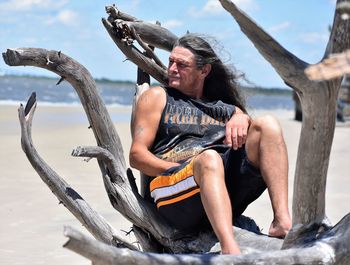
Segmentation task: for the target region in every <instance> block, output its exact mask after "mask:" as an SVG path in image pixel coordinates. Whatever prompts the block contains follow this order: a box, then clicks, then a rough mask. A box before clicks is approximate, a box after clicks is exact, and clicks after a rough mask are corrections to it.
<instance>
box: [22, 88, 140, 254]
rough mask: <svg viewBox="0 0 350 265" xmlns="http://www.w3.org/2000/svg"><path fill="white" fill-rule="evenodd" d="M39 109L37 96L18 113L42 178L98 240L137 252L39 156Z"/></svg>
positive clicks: (25, 145) (30, 156)
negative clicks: (35, 135)
mask: <svg viewBox="0 0 350 265" xmlns="http://www.w3.org/2000/svg"><path fill="white" fill-rule="evenodd" d="M35 108H36V100H35V94H33V95H32V96H31V98H30V99H29V101H28V104H27V106H26V108H25V109H24V107H23V106H21V107H20V108H19V110H18V114H19V120H20V124H21V135H22V137H21V143H22V148H23V150H24V152H25V154H26V155H27V158H28V160H29V161H30V163H31V164H32V166H33V167H34V169H35V170H36V171H37V173H38V174H39V176H40V177H41V179H42V180H43V181H44V182H45V183H46V185H48V187H49V188H50V189H51V191H52V192H53V193H54V194H55V195H56V197H57V198H58V200H59V201H60V202H62V203H63V204H64V206H65V207H67V208H68V209H69V211H70V212H71V213H72V214H73V215H74V216H75V217H76V218H77V219H78V220H79V221H80V222H81V223H82V224H83V225H84V226H85V227H86V229H87V230H88V231H89V232H90V233H91V234H92V235H93V236H94V237H95V238H97V239H99V240H101V241H102V242H104V243H107V244H111V245H116V246H123V247H128V248H130V249H134V250H136V247H135V246H133V245H132V244H131V243H129V242H126V241H125V240H123V239H122V238H121V237H120V236H119V235H118V234H117V232H116V231H115V230H114V228H113V227H112V226H111V225H110V224H109V223H108V222H107V221H106V220H105V219H104V218H103V217H102V216H101V215H99V214H98V213H97V212H96V211H94V210H93V209H92V208H91V206H90V205H89V204H88V203H87V202H86V201H85V200H84V199H83V198H82V197H81V196H80V195H79V194H78V193H77V192H76V191H75V190H74V189H73V188H72V187H71V186H70V185H69V184H68V183H66V182H65V181H64V180H63V179H62V178H61V177H60V176H59V175H58V174H57V173H56V172H55V171H54V170H53V169H52V168H51V167H50V166H49V165H47V164H46V163H45V161H44V160H43V159H42V158H41V157H40V156H39V154H38V153H37V151H36V149H35V147H34V144H33V141H32V138H31V128H32V119H33V115H34V112H35Z"/></svg>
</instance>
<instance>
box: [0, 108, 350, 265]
mask: <svg viewBox="0 0 350 265" xmlns="http://www.w3.org/2000/svg"><path fill="white" fill-rule="evenodd" d="M17 108H18V105H17V106H14V105H13V106H12V105H11V106H9V105H1V104H0V145H1V151H0V169H1V171H0V172H1V174H0V180H1V183H2V184H1V186H0V192H1V195H0V196H1V206H2V207H1V210H0V211H1V212H0V214H1V216H2V218H1V221H0V222H1V223H0V226H1V234H0V237H1V239H2V240H1V242H0V263H1V264H54V265H55V264H57V265H58V264H74V265H80V264H90V262H89V261H88V260H87V259H85V258H83V257H81V256H79V255H77V254H75V253H73V252H71V251H69V250H67V249H64V248H62V245H63V244H64V242H66V241H67V238H65V237H64V236H63V227H64V226H65V225H70V226H73V227H74V228H76V229H78V230H80V231H82V232H83V233H85V234H89V233H88V232H87V231H86V230H85V228H83V227H82V225H81V224H80V223H79V222H78V221H77V220H76V219H75V217H73V216H72V214H71V213H70V212H69V211H68V210H67V209H65V207H64V206H62V205H61V204H59V203H58V200H57V199H56V197H55V196H54V194H52V192H51V191H50V190H49V188H48V187H46V185H45V184H44V183H43V182H42V180H41V179H40V177H39V176H38V175H37V173H36V172H35V171H34V169H33V168H32V167H31V165H30V164H29V162H28V160H27V158H26V157H25V155H24V153H23V151H22V150H21V146H20V125H19V121H18V118H17ZM107 109H108V112H109V113H110V115H111V118H112V120H113V123H114V125H115V128H116V129H117V132H118V134H119V136H120V138H121V140H122V144H123V148H124V155H125V158H126V160H127V154H128V152H129V148H130V144H131V137H130V126H129V121H130V112H131V108H123V107H107ZM251 113H252V116H253V117H257V116H261V115H265V114H273V115H275V116H277V118H278V119H279V120H280V123H281V125H282V128H283V130H284V136H285V140H286V144H287V148H288V155H289V162H290V167H289V190H290V193H289V205H290V210H292V209H291V205H292V195H293V182H294V172H295V164H296V157H297V150H298V141H299V134H300V129H301V123H300V122H296V121H294V120H293V117H294V113H293V111H291V110H253V111H252V112H251ZM88 126H89V124H88V121H87V118H86V117H85V113H84V110H83V108H82V106H67V107H57V106H43V105H41V104H40V102H39V104H38V106H37V109H36V114H35V115H34V120H33V133H32V134H33V142H34V145H35V147H36V149H37V150H38V152H39V154H40V156H41V157H43V159H44V160H45V161H46V162H47V163H48V164H49V165H50V166H52V168H53V169H54V170H55V171H56V172H57V173H58V174H59V175H60V176H61V177H63V178H64V179H65V180H66V181H67V182H68V183H69V184H70V185H71V186H72V187H73V188H74V189H76V191H77V192H78V193H79V194H80V195H81V196H82V197H83V198H84V199H85V200H86V201H87V202H88V203H90V205H91V206H92V208H94V209H95V210H96V211H97V212H99V213H100V214H101V215H102V216H104V217H105V219H107V221H108V222H109V223H111V225H112V226H113V227H114V228H115V229H116V230H117V231H120V230H125V231H129V230H130V227H131V224H130V223H129V222H128V221H127V220H126V219H125V218H124V217H123V216H121V215H120V214H119V213H118V212H117V211H116V210H114V209H113V207H112V206H111V205H110V203H109V200H108V197H107V194H106V192H105V189H104V186H103V182H102V178H101V173H100V171H99V168H98V165H97V162H96V161H95V160H94V159H93V160H91V161H90V162H89V163H86V162H84V161H83V158H74V157H71V156H70V153H71V151H72V149H74V148H75V147H77V146H79V145H96V141H95V139H94V136H93V133H92V131H91V130H89V129H88ZM349 131H350V126H349V123H347V124H346V125H341V124H339V125H338V124H337V127H336V130H335V135H334V140H333V146H332V152H331V157H330V162H329V170H328V179H327V182H328V184H327V193H326V213H327V214H328V216H329V218H330V220H331V222H332V224H335V223H337V222H338V221H339V220H340V219H341V218H342V217H343V216H344V215H345V214H347V213H348V212H350V206H349V205H348V203H347V202H348V201H349V200H350V194H349V192H348V184H349V180H348V177H347V175H348V172H349V163H348V157H349V153H350V142H349V141H348V135H349ZM320 144H322V143H320ZM127 164H128V161H127ZM133 172H134V174H135V176H137V174H136V172H135V170H133ZM137 182H138V181H137ZM244 214H245V215H246V216H249V217H251V218H253V219H254V220H255V221H256V222H257V224H258V225H259V226H260V227H261V228H262V229H263V231H262V232H263V233H267V232H268V228H269V225H270V222H271V221H272V210H271V206H270V203H269V199H268V195H267V192H265V193H264V194H263V195H262V197H260V198H259V199H258V200H257V201H255V202H254V203H253V204H251V205H250V206H249V207H248V209H247V211H246V212H245V213H244ZM120 233H121V235H122V236H123V232H121V231H120Z"/></svg>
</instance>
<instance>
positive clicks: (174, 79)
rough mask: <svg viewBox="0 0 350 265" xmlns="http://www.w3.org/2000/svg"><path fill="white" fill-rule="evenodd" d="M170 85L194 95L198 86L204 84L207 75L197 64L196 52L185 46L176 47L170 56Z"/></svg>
mask: <svg viewBox="0 0 350 265" xmlns="http://www.w3.org/2000/svg"><path fill="white" fill-rule="evenodd" d="M168 78H169V86H170V87H172V88H175V89H178V90H179V91H181V92H182V93H184V94H186V95H189V96H193V92H194V91H196V90H197V89H198V86H201V87H202V86H203V81H204V78H205V76H203V73H202V70H201V69H198V68H197V66H196V62H195V58H194V54H193V53H192V52H191V51H190V50H188V49H186V48H184V47H179V46H177V47H175V48H174V49H173V50H172V52H171V54H170V57H169V66H168Z"/></svg>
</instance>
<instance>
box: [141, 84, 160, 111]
mask: <svg viewBox="0 0 350 265" xmlns="http://www.w3.org/2000/svg"><path fill="white" fill-rule="evenodd" d="M165 104H166V92H165V90H164V88H163V87H161V86H154V87H150V88H149V89H147V90H146V91H145V92H143V93H142V95H141V96H140V98H139V100H138V103H137V105H138V106H143V107H146V108H149V107H151V108H152V109H153V110H156V109H159V110H160V109H163V108H164V106H165Z"/></svg>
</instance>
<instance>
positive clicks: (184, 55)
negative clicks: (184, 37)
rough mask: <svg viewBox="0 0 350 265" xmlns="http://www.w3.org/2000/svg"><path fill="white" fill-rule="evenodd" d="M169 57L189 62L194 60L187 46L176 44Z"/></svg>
mask: <svg viewBox="0 0 350 265" xmlns="http://www.w3.org/2000/svg"><path fill="white" fill-rule="evenodd" d="M169 58H171V59H177V60H182V61H187V62H191V61H193V60H194V54H193V53H192V52H191V51H190V50H189V49H187V48H184V47H180V46H177V47H175V48H174V49H173V50H172V51H171V54H170V57H169Z"/></svg>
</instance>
